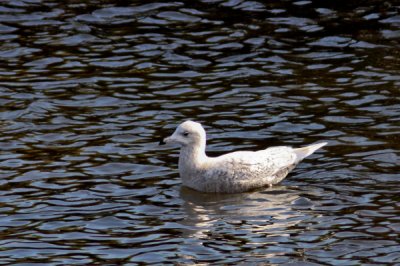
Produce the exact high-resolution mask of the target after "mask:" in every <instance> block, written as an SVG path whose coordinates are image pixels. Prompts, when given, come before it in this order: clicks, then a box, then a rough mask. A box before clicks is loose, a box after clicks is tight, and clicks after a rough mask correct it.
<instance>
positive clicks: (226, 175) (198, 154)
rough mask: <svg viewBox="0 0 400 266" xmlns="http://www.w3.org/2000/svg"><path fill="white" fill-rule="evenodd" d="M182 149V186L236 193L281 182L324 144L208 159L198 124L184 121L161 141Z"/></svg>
mask: <svg viewBox="0 0 400 266" xmlns="http://www.w3.org/2000/svg"><path fill="white" fill-rule="evenodd" d="M164 143H176V144H179V145H180V146H181V151H180V155H179V173H180V176H181V179H182V183H183V185H184V186H187V187H190V188H192V189H195V190H198V191H202V192H220V193H238V192H244V191H248V190H252V189H255V188H260V187H264V186H272V185H275V184H277V183H279V182H281V181H282V180H283V179H284V178H285V177H286V175H287V174H288V173H289V172H290V171H291V170H292V169H293V168H294V167H295V166H296V165H297V164H298V163H299V162H300V161H301V160H303V159H304V158H305V157H307V156H309V155H311V154H312V153H313V152H315V151H316V150H318V149H319V148H321V147H322V146H324V145H326V144H327V143H326V142H322V143H318V144H313V145H310V146H307V147H303V148H297V149H294V148H291V147H288V146H278V147H270V148H268V149H265V150H260V151H237V152H231V153H227V154H224V155H221V156H219V157H208V156H207V155H206V153H205V150H206V132H205V130H204V128H203V127H202V126H201V124H199V123H196V122H193V121H186V122H184V123H182V124H180V125H179V126H178V127H177V129H176V130H175V132H174V133H173V134H172V135H171V136H170V137H168V138H165V139H164V140H162V141H161V142H160V144H164Z"/></svg>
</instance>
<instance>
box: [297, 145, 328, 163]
mask: <svg viewBox="0 0 400 266" xmlns="http://www.w3.org/2000/svg"><path fill="white" fill-rule="evenodd" d="M326 144H328V143H327V142H322V143H317V144H313V145H310V146H307V147H303V148H298V149H293V151H294V152H295V153H296V155H297V160H296V161H297V162H300V161H301V160H303V159H304V158H306V157H307V156H310V155H311V154H313V153H314V152H315V151H316V150H318V149H319V148H321V147H323V146H325V145H326Z"/></svg>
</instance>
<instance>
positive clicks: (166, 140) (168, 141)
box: [158, 136, 173, 145]
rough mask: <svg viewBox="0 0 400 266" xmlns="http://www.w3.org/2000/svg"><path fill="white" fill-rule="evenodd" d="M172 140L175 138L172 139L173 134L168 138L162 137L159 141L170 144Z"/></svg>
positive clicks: (162, 143) (161, 143)
mask: <svg viewBox="0 0 400 266" xmlns="http://www.w3.org/2000/svg"><path fill="white" fill-rule="evenodd" d="M171 140H173V139H172V136H171V137H168V138H162V139H161V140H160V142H159V143H158V145H165V144H168V143H170V142H171Z"/></svg>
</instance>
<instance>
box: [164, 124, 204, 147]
mask: <svg viewBox="0 0 400 266" xmlns="http://www.w3.org/2000/svg"><path fill="white" fill-rule="evenodd" d="M205 141H206V132H205V130H204V128H203V127H202V126H201V124H200V123H197V122H193V121H186V122H183V123H182V124H180V125H179V126H178V127H177V128H176V130H175V132H174V133H173V134H172V135H171V136H170V137H168V138H165V139H163V140H162V141H161V142H160V144H169V143H171V144H179V145H181V146H182V147H184V146H192V145H193V146H197V145H204V146H205Z"/></svg>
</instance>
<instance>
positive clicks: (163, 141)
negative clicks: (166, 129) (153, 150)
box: [158, 138, 167, 145]
mask: <svg viewBox="0 0 400 266" xmlns="http://www.w3.org/2000/svg"><path fill="white" fill-rule="evenodd" d="M165 144H167V143H166V142H165V139H164V138H162V139H160V142H159V143H158V145H165Z"/></svg>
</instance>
